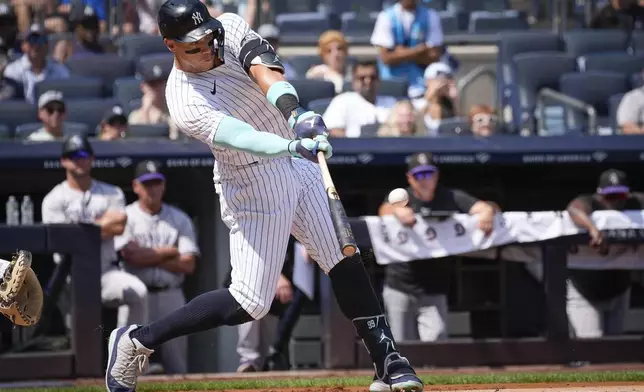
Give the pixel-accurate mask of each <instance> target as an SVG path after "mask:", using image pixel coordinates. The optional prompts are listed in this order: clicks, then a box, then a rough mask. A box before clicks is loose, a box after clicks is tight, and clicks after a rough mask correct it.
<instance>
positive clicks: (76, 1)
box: [58, 0, 128, 33]
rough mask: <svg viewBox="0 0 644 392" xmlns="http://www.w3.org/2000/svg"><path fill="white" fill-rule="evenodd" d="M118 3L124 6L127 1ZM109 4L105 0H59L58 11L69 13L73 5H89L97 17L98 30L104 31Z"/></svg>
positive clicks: (64, 13)
mask: <svg viewBox="0 0 644 392" xmlns="http://www.w3.org/2000/svg"><path fill="white" fill-rule="evenodd" d="M118 3H119V5H120V6H122V7H125V3H128V1H126V0H119V2H118ZM109 4H110V3H109V2H108V1H105V0H61V1H60V5H59V6H58V12H60V13H61V14H63V15H70V14H71V12H72V10H73V8H75V7H79V8H83V7H84V6H90V7H92V9H93V10H94V12H95V13H96V16H97V17H98V20H99V28H100V31H101V32H102V33H106V32H107V21H108V19H109V9H108V8H107V6H108V5H109Z"/></svg>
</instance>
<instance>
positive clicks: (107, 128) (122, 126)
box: [98, 105, 127, 140]
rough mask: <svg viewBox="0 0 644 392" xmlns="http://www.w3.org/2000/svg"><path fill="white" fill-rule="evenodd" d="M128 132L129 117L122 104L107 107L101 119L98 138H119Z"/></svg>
mask: <svg viewBox="0 0 644 392" xmlns="http://www.w3.org/2000/svg"><path fill="white" fill-rule="evenodd" d="M126 133H127V117H125V111H124V110H123V108H122V107H121V105H114V106H113V107H111V108H109V109H107V111H106V112H105V115H104V116H103V121H101V124H100V129H99V131H98V138H99V139H101V140H118V139H121V138H124V137H125V135H126Z"/></svg>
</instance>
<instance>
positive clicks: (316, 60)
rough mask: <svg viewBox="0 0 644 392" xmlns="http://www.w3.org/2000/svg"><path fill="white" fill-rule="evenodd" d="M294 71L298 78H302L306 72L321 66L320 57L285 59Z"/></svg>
mask: <svg viewBox="0 0 644 392" xmlns="http://www.w3.org/2000/svg"><path fill="white" fill-rule="evenodd" d="M285 61H286V62H288V63H289V64H290V65H291V67H293V69H294V70H295V73H296V74H297V75H298V77H300V78H303V77H304V76H305V75H306V72H307V71H308V70H309V69H310V68H311V67H312V66H314V65H318V64H322V59H321V58H320V56H314V55H311V56H293V57H289V58H286V59H285Z"/></svg>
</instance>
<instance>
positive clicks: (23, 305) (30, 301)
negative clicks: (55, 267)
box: [0, 268, 43, 327]
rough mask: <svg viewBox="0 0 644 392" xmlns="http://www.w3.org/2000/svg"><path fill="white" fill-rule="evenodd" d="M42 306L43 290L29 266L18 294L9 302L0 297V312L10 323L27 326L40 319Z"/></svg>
mask: <svg viewBox="0 0 644 392" xmlns="http://www.w3.org/2000/svg"><path fill="white" fill-rule="evenodd" d="M42 306H43V292H42V287H41V286H40V282H38V278H37V277H36V274H35V273H34V271H33V270H32V269H31V268H29V270H28V271H27V275H26V276H25V280H24V283H23V284H22V287H21V288H20V291H19V292H18V295H16V297H15V298H14V299H13V300H12V301H9V302H3V301H2V300H1V299H0V313H2V314H4V315H5V316H6V317H7V318H8V319H9V320H11V322H12V323H14V324H16V325H21V326H24V327H28V326H31V325H34V324H36V323H37V322H38V321H39V320H40V314H41V312H42Z"/></svg>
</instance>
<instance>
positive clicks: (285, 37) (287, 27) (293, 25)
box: [275, 12, 342, 44]
mask: <svg viewBox="0 0 644 392" xmlns="http://www.w3.org/2000/svg"><path fill="white" fill-rule="evenodd" d="M275 24H276V25H277V27H279V29H280V41H281V42H283V43H284V44H317V41H318V38H319V37H320V35H322V33H324V32H325V31H327V30H329V29H334V30H340V29H341V28H342V22H341V21H340V17H339V16H338V15H337V14H327V13H324V12H298V13H293V14H282V15H277V16H276V17H275Z"/></svg>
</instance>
